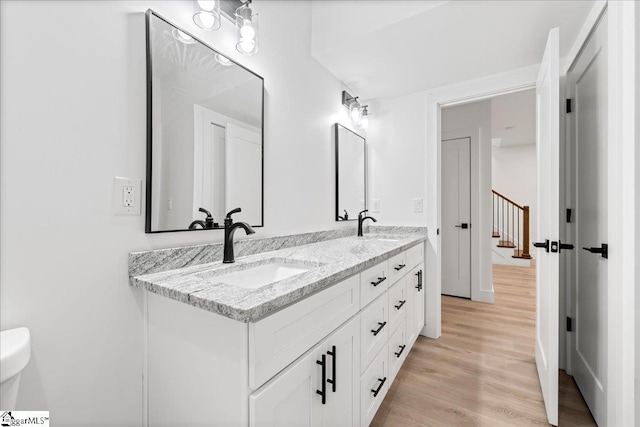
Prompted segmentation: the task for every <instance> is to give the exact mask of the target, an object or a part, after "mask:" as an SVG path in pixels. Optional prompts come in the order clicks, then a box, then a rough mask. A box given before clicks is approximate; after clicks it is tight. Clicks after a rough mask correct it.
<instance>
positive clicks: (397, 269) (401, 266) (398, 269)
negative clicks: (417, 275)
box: [393, 264, 406, 271]
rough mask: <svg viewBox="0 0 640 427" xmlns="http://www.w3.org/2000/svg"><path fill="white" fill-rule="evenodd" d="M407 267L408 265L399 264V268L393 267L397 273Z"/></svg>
mask: <svg viewBox="0 0 640 427" xmlns="http://www.w3.org/2000/svg"><path fill="white" fill-rule="evenodd" d="M405 267H406V264H398V266H397V267H393V268H394V269H395V270H396V271H400V270H402V269H403V268H405Z"/></svg>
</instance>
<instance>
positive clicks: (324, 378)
mask: <svg viewBox="0 0 640 427" xmlns="http://www.w3.org/2000/svg"><path fill="white" fill-rule="evenodd" d="M316 363H317V364H318V365H320V366H322V382H321V383H320V384H322V385H321V387H322V390H316V393H317V394H319V395H320V396H322V404H323V405H325V404H326V403H327V356H326V355H324V354H323V355H322V360H316Z"/></svg>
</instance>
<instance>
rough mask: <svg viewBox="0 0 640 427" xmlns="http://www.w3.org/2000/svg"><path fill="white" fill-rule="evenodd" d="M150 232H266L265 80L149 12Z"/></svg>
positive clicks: (148, 202) (148, 186) (148, 129)
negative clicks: (233, 225)
mask: <svg viewBox="0 0 640 427" xmlns="http://www.w3.org/2000/svg"><path fill="white" fill-rule="evenodd" d="M146 31H147V192H146V221H145V231H146V232H147V233H160V232H170V231H195V230H205V229H217V228H224V224H223V219H224V215H225V214H226V213H227V212H228V211H230V210H232V209H234V208H238V207H239V208H242V212H241V213H239V214H236V215H235V216H234V220H236V221H243V222H246V223H248V224H250V225H251V226H253V227H262V226H263V225H264V203H263V199H264V185H263V181H264V180H263V167H264V160H263V158H264V156H263V153H264V79H263V78H262V77H260V76H259V75H257V74H256V73H254V72H252V71H251V70H248V69H247V68H245V67H243V66H241V65H240V64H237V63H236V62H234V61H232V60H230V59H228V58H226V57H225V56H223V55H222V54H221V53H220V52H218V51H217V50H215V49H213V48H212V47H210V46H208V45H207V44H205V43H203V42H202V41H200V40H198V39H197V38H196V37H194V36H193V35H192V34H190V33H189V32H187V31H185V30H183V29H181V28H178V27H176V26H175V25H173V24H172V23H171V22H169V21H168V20H166V19H165V18H163V17H162V16H160V15H158V14H157V13H156V12H154V11H152V10H148V11H147V13H146Z"/></svg>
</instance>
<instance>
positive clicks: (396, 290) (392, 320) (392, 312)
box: [389, 276, 409, 334]
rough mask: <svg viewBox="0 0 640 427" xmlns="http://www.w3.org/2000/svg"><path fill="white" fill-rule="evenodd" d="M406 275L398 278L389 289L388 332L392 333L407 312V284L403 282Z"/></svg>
mask: <svg viewBox="0 0 640 427" xmlns="http://www.w3.org/2000/svg"><path fill="white" fill-rule="evenodd" d="M405 282H406V276H405V277H403V278H402V279H400V280H398V281H397V282H396V283H395V284H394V285H393V286H392V287H391V288H390V289H389V333H390V334H393V332H394V331H395V330H396V328H397V327H398V326H400V323H401V322H404V318H405V315H406V312H407V304H408V303H409V301H408V300H407V286H406V284H405Z"/></svg>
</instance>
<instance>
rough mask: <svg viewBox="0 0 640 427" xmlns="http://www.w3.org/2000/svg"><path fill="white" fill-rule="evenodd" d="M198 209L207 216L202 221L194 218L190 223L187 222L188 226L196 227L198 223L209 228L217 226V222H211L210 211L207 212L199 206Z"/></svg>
mask: <svg viewBox="0 0 640 427" xmlns="http://www.w3.org/2000/svg"><path fill="white" fill-rule="evenodd" d="M198 210H199V211H200V212H202V213H204V214H207V217H206V218H205V220H204V221H202V220H200V219H196V220H195V221H193V222H192V223H191V224H189V228H196V226H198V225H199V226H200V227H202V228H207V229H211V228H215V227H217V226H218V224H217V223H215V222H213V216H212V215H211V212H209V211H208V210H206V209H205V208H200V209H198Z"/></svg>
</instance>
